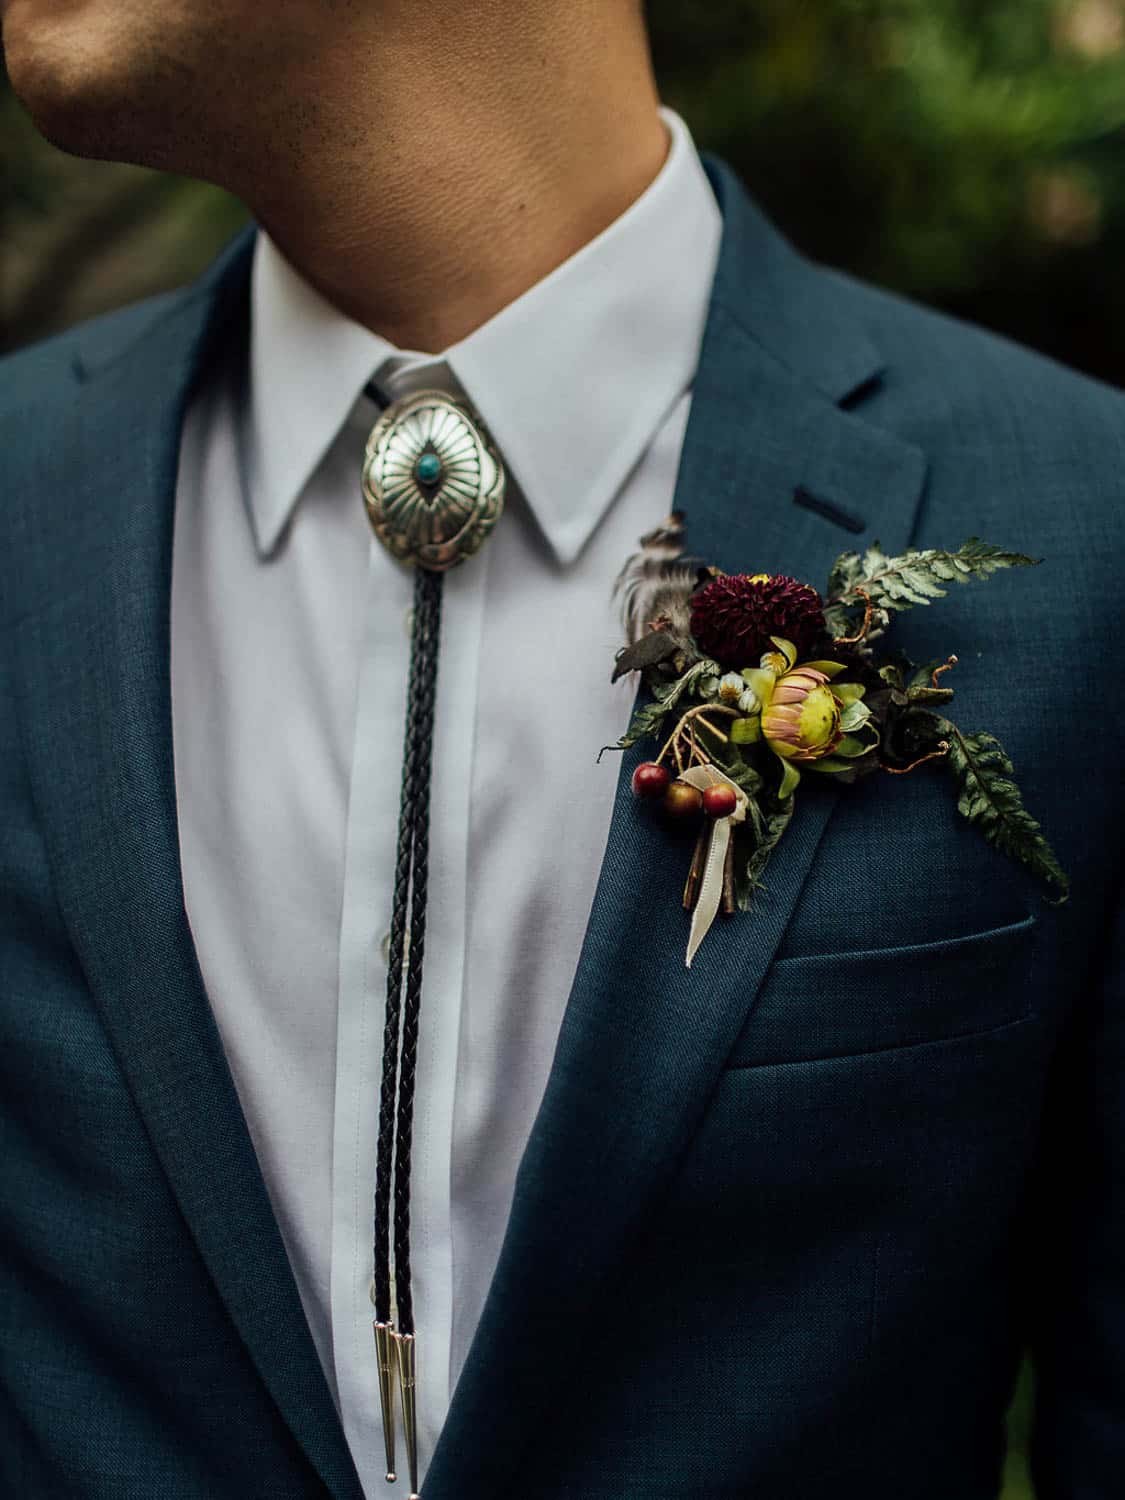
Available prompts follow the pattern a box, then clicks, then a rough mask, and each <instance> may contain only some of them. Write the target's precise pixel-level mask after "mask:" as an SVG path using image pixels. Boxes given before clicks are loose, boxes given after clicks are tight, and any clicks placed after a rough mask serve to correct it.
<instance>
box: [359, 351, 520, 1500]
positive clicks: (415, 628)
mask: <svg viewBox="0 0 1125 1500" xmlns="http://www.w3.org/2000/svg"><path fill="white" fill-rule="evenodd" d="M365 393H366V394H367V395H368V396H369V397H370V398H371V399H372V400H373V401H374V402H375V403H376V405H378V406H379V407H380V408H381V411H380V415H379V417H378V419H377V421H376V422H375V425H374V427H373V428H372V429H371V433H370V435H369V437H368V439H367V447H366V453H365V458H364V465H363V500H364V505H365V508H366V511H367V516H368V519H369V521H370V522H371V526H372V529H373V530H374V532H375V535H376V536H377V537H378V538H379V541H380V542H381V543H382V544H383V546H384V547H386V549H387V551H388V552H390V554H391V556H392V557H394V558H396V559H397V560H398V561H399V562H401V563H403V564H404V565H406V566H408V567H411V568H413V570H414V607H413V621H412V625H411V633H410V668H409V678H408V682H407V695H406V726H405V734H404V737H403V754H402V790H401V796H400V801H399V820H398V839H397V845H396V851H395V873H394V894H393V898H392V905H391V928H390V946H389V951H388V954H387V1000H386V1012H385V1017H384V1025H383V1070H382V1078H381V1081H380V1090H379V1125H378V1135H377V1138H376V1147H375V1202H374V1225H373V1228H374V1276H373V1279H372V1284H371V1300H372V1302H373V1303H374V1307H375V1318H374V1323H373V1327H374V1331H375V1358H376V1363H377V1366H378V1376H379V1403H380V1406H381V1409H382V1418H383V1441H384V1445H385V1448H386V1459H387V1479H388V1481H393V1480H394V1478H395V1429H396V1407H397V1405H398V1401H399V1400H401V1405H402V1430H403V1440H404V1443H405V1446H406V1458H407V1469H408V1473H409V1477H410V1491H411V1500H417V1497H418V1429H417V1404H416V1395H415V1380H416V1366H417V1354H416V1344H415V1328H414V1298H413V1289H412V1286H411V1277H410V1156H411V1144H412V1140H413V1129H414V1088H415V1078H416V1070H417V1060H418V1031H419V1021H420V1015H421V1003H422V964H423V959H424V956H425V941H426V887H427V876H428V854H429V819H430V779H431V770H432V764H433V743H434V711H435V703H436V694H437V670H438V657H439V647H440V644H441V604H442V583H443V580H444V577H445V574H446V573H447V572H448V571H449V570H450V568H454V567H456V566H457V565H458V564H459V563H462V562H464V561H465V560H466V559H467V558H470V557H472V556H473V554H474V553H475V552H477V551H478V550H479V549H480V547H481V546H482V545H483V544H484V542H485V540H486V539H487V537H488V535H489V533H490V532H491V530H492V528H493V527H494V526H495V524H496V522H497V520H498V519H499V517H500V513H501V511H502V510H503V507H504V492H505V488H506V483H507V480H506V475H505V472H504V466H503V463H502V462H501V459H500V457H499V455H498V453H497V451H496V448H495V445H494V444H493V442H492V440H491V438H490V437H489V435H488V433H487V430H486V429H485V427H484V424H483V422H482V421H481V419H480V416H479V414H478V413H477V412H476V411H475V410H474V409H473V408H472V406H471V405H470V404H469V402H468V401H467V400H462V399H460V398H459V397H455V396H453V395H450V394H449V393H447V392H446V391H443V390H439V389H436V388H427V389H423V390H417V391H414V392H413V393H411V394H408V395H405V396H403V397H401V398H400V399H398V400H394V401H389V400H388V398H387V396H386V395H385V394H384V392H383V390H382V389H381V387H380V386H379V385H378V384H376V381H375V380H374V379H373V380H371V381H369V382H368V384H367V386H366V387H365Z"/></svg>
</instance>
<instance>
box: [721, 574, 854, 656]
mask: <svg viewBox="0 0 1125 1500" xmlns="http://www.w3.org/2000/svg"><path fill="white" fill-rule="evenodd" d="M823 631H824V610H823V608H822V606H821V601H820V595H819V594H818V593H817V591H816V589H814V588H811V587H810V586H809V585H808V584H807V583H799V582H798V581H797V579H796V578H786V577H785V575H784V574H778V575H776V576H775V577H770V576H769V575H768V574H766V573H754V574H749V573H728V574H723V575H722V576H721V577H719V578H713V579H712V580H711V582H710V583H707V584H704V586H703V587H702V588H701V589H699V590H698V591H697V592H696V593H695V594H693V595H692V600H691V633H692V635H693V636H694V637H695V641H696V645H697V646H698V647H699V649H700V651H702V652H703V654H704V655H705V656H710V657H712V658H713V659H714V660H715V661H717V662H720V663H721V664H722V665H723V666H724V667H753V666H757V664H758V658H759V657H760V656H761V655H762V653H763V652H764V651H769V650H771V649H772V647H771V645H770V637H771V636H773V635H779V636H782V637H783V638H784V639H785V640H787V641H792V642H793V645H794V646H796V648H797V659H798V660H801V658H802V657H804V656H805V655H806V653H807V652H809V651H810V650H811V649H812V647H813V645H814V644H815V643H816V641H817V639H818V637H819V636H820V635H821V634H822V633H823Z"/></svg>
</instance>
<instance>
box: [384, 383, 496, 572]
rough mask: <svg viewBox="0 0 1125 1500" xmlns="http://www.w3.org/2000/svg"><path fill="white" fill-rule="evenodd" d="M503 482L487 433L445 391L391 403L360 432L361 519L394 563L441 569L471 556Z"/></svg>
mask: <svg viewBox="0 0 1125 1500" xmlns="http://www.w3.org/2000/svg"><path fill="white" fill-rule="evenodd" d="M504 487H505V474H504V465H503V464H502V462H501V461H500V457H499V455H498V454H497V452H496V449H495V448H494V447H493V445H492V441H491V439H490V438H489V437H488V435H487V434H486V433H485V431H484V430H483V427H481V426H480V425H478V423H477V422H476V421H475V420H474V419H473V417H472V416H470V414H469V412H468V411H467V410H466V409H465V407H464V406H462V405H461V403H460V402H458V401H456V400H454V398H453V397H452V396H450V395H447V394H446V392H445V391H436V390H434V391H415V393H414V394H413V395H411V396H404V397H403V398H402V400H400V401H395V402H393V403H392V404H391V405H390V406H388V407H387V409H386V411H384V412H383V414H382V415H381V416H380V418H379V420H378V421H377V422H376V423H375V426H374V427H373V428H372V429H371V435H370V437H369V438H368V439H367V458H366V461H365V463H364V465H363V499H364V503H365V505H366V506H367V515H368V519H369V520H370V522H371V525H372V527H373V528H374V531H375V535H376V536H377V537H378V538H379V540H380V541H381V542H382V543H383V545H384V547H386V548H387V550H388V551H389V552H390V553H392V554H393V556H395V557H397V558H398V559H399V560H400V561H401V562H408V563H416V564H418V566H419V567H423V568H429V569H430V570H431V571H432V572H435V573H444V572H446V571H447V570H448V569H449V568H452V567H455V566H456V565H457V563H459V562H463V561H464V560H465V558H467V557H472V555H473V553H474V552H476V551H477V549H478V548H479V547H480V546H481V544H482V543H483V542H484V540H485V538H486V537H487V536H488V534H489V532H490V531H491V530H492V528H493V526H495V525H496V522H497V520H498V519H499V517H500V512H501V511H502V510H503V508H504Z"/></svg>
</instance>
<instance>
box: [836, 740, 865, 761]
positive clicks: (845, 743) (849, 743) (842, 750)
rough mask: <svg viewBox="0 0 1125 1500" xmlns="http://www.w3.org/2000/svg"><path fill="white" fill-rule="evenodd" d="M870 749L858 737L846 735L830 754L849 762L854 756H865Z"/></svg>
mask: <svg viewBox="0 0 1125 1500" xmlns="http://www.w3.org/2000/svg"><path fill="white" fill-rule="evenodd" d="M870 749H871V746H870V745H869V744H867V742H866V741H865V740H861V739H860V738H859V736H858V735H854V734H846V735H845V736H844V738H843V739H842V740H841V741H840V743H839V744H838V745H837V746H836V747H835V749H834V750H833V751H832V754H833V755H842V756H843V757H844V759H845V760H851V759H852V758H853V757H854V756H856V755H866V754H867V752H868V751H869V750H870Z"/></svg>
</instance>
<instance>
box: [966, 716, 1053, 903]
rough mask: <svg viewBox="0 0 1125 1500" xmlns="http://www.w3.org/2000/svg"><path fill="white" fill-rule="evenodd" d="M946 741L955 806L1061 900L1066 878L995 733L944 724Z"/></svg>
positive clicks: (990, 841) (1002, 851)
mask: <svg viewBox="0 0 1125 1500" xmlns="http://www.w3.org/2000/svg"><path fill="white" fill-rule="evenodd" d="M944 732H946V733H947V735H948V739H949V755H948V756H947V758H946V763H947V765H948V766H949V769H950V771H951V773H952V775H953V778H954V780H955V781H956V782H957V786H958V796H957V810H958V812H960V813H961V814H962V815H963V816H964V817H966V818H967V819H968V820H969V822H970V823H972V824H973V825H974V827H976V828H978V829H979V830H980V831H981V833H982V834H983V835H984V837H985V838H986V839H987V840H988V842H989V843H990V844H992V845H994V846H995V847H996V848H997V849H999V850H1000V851H1001V853H1003V854H1007V855H1009V856H1010V857H1011V858H1012V859H1017V860H1019V861H1020V863H1021V864H1024V865H1026V866H1027V868H1028V869H1029V870H1031V871H1032V872H1033V873H1034V874H1035V875H1037V876H1038V877H1039V878H1040V880H1043V881H1044V882H1046V884H1047V885H1049V886H1054V887H1055V888H1056V889H1057V890H1058V892H1059V901H1060V903H1061V902H1062V901H1065V900H1066V898H1067V895H1068V893H1069V890H1070V877H1069V876H1068V875H1067V874H1066V872H1065V871H1064V870H1063V868H1062V866H1061V865H1060V864H1059V862H1058V859H1057V857H1056V855H1055V852H1054V850H1053V849H1052V848H1051V846H1050V844H1049V843H1048V842H1047V839H1046V838H1045V836H1044V834H1043V831H1042V829H1041V828H1040V826H1039V824H1038V823H1037V822H1036V820H1035V819H1034V818H1033V817H1032V816H1031V814H1030V813H1029V812H1028V810H1027V808H1026V807H1025V806H1024V804H1023V798H1022V796H1021V795H1020V790H1019V787H1018V786H1017V785H1016V783H1015V781H1014V780H1013V777H1014V775H1015V770H1014V767H1013V766H1012V762H1011V760H1010V759H1009V758H1008V754H1007V752H1006V751H1005V749H1004V747H1003V745H1002V744H1001V743H1000V741H999V740H998V739H997V738H996V736H995V735H992V734H986V733H983V732H982V733H978V734H962V733H961V731H960V730H959V729H957V728H956V727H955V726H954V725H952V724H947V725H946V726H945V731H944Z"/></svg>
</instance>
